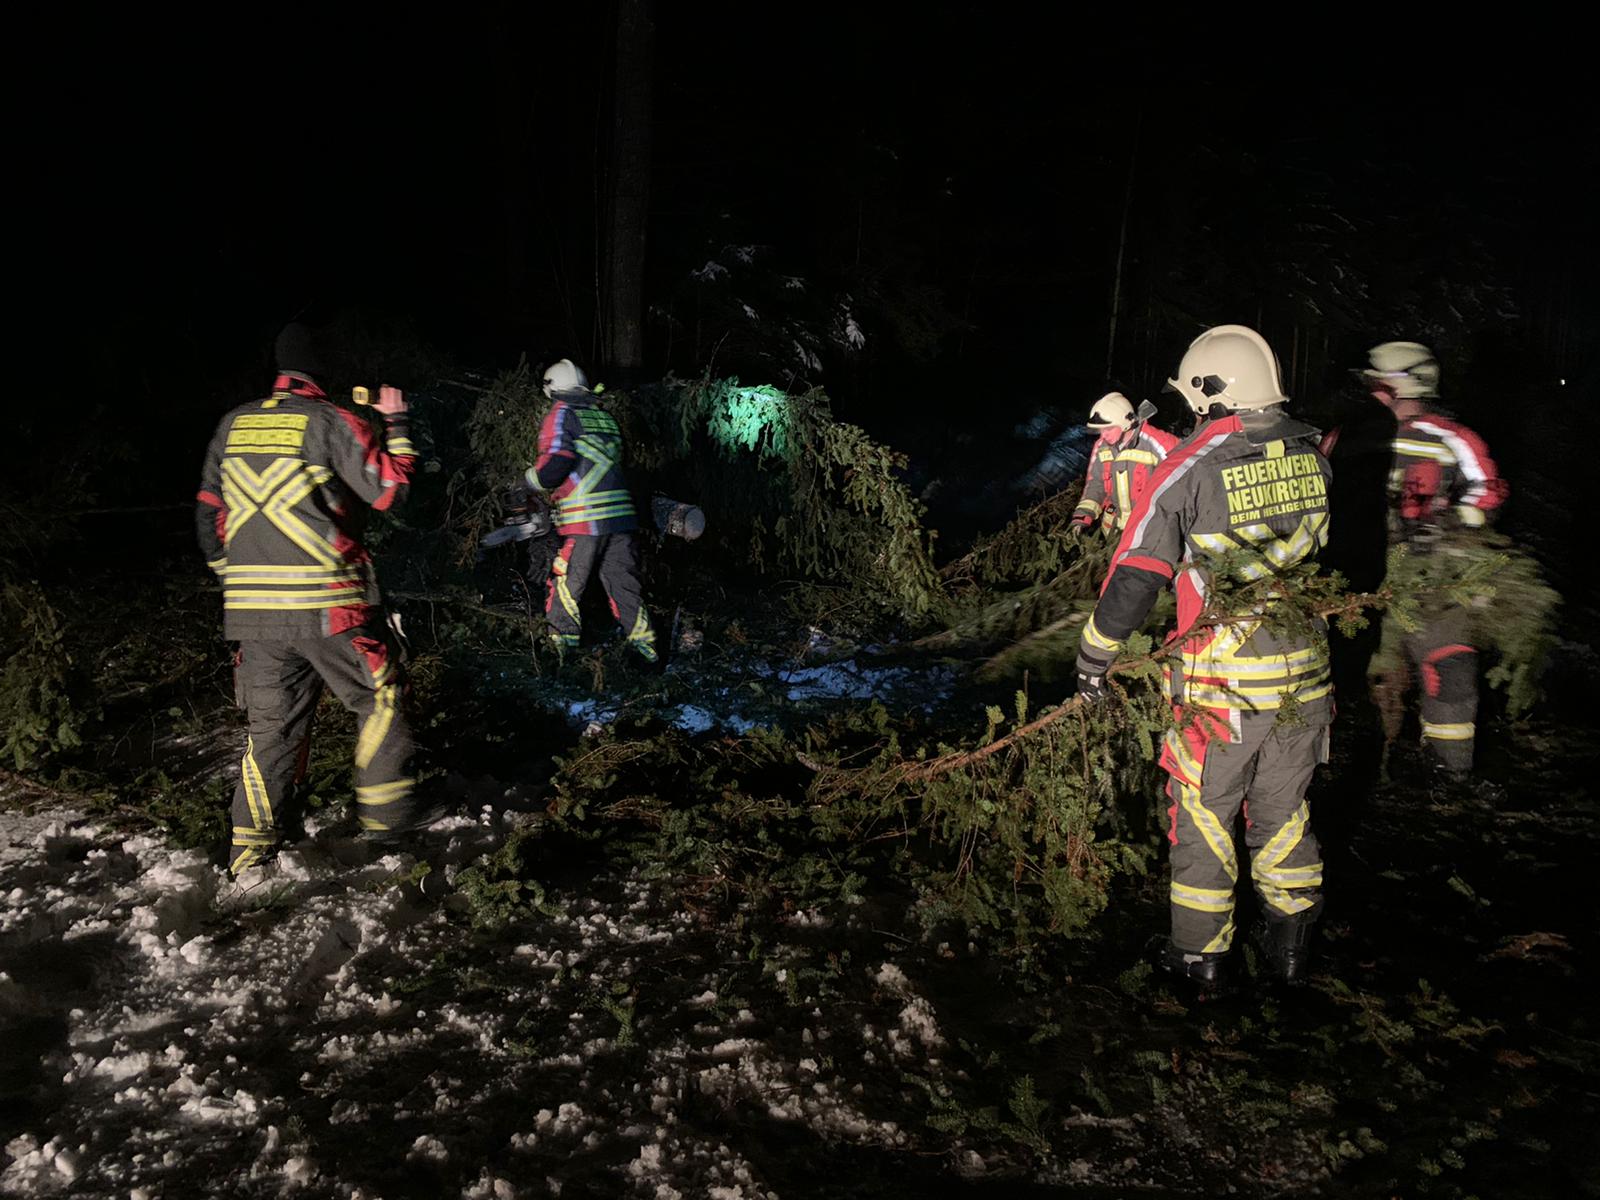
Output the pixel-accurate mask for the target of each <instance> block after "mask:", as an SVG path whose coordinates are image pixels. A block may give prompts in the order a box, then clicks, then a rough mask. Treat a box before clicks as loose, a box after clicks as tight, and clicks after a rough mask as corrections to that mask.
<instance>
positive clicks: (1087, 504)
mask: <svg viewBox="0 0 1600 1200" xmlns="http://www.w3.org/2000/svg"><path fill="white" fill-rule="evenodd" d="M1072 511H1073V513H1074V514H1077V513H1088V514H1089V515H1090V516H1091V517H1098V516H1099V515H1100V502H1099V501H1098V500H1090V499H1088V498H1085V499H1082V500H1079V501H1078V507H1077V508H1075V509H1073V510H1072Z"/></svg>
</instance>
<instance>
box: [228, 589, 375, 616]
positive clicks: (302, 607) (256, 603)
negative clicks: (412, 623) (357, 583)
mask: <svg viewBox="0 0 1600 1200" xmlns="http://www.w3.org/2000/svg"><path fill="white" fill-rule="evenodd" d="M360 596H361V593H360V592H335V593H333V599H331V600H280V601H278V602H277V603H268V602H266V601H263V600H239V601H234V600H224V601H223V602H222V607H223V608H224V609H230V608H231V609H236V610H237V611H239V612H313V611H316V610H319V609H324V608H342V607H343V606H345V605H347V604H350V603H352V602H357V601H359V599H360Z"/></svg>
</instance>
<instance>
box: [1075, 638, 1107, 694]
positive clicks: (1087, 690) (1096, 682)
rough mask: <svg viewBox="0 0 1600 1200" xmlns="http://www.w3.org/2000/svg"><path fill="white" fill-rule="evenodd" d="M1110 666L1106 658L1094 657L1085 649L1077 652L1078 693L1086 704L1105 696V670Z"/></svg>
mask: <svg viewBox="0 0 1600 1200" xmlns="http://www.w3.org/2000/svg"><path fill="white" fill-rule="evenodd" d="M1110 666H1111V663H1110V661H1109V660H1107V659H1099V658H1095V657H1094V656H1093V655H1091V654H1089V653H1087V652H1085V651H1079V652H1078V663H1077V668H1076V669H1077V677H1078V695H1080V696H1082V697H1083V699H1084V702H1085V703H1086V704H1099V703H1100V702H1101V701H1102V700H1104V699H1105V698H1106V671H1107V669H1108V668H1109V667H1110Z"/></svg>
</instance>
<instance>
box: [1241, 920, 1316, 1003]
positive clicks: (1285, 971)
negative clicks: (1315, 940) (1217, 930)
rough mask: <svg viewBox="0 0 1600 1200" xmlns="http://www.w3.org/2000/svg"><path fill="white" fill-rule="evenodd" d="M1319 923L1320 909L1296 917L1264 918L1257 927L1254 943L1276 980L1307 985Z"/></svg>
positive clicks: (1252, 938)
mask: <svg viewBox="0 0 1600 1200" xmlns="http://www.w3.org/2000/svg"><path fill="white" fill-rule="evenodd" d="M1316 924H1317V910H1316V909H1312V910H1311V911H1309V912H1303V913H1297V914H1296V915H1295V916H1292V917H1263V918H1262V919H1261V920H1260V921H1259V922H1258V923H1257V924H1256V927H1255V929H1254V930H1253V931H1252V933H1251V939H1250V940H1251V942H1252V944H1254V946H1255V948H1256V950H1257V951H1258V952H1259V953H1260V955H1261V957H1262V959H1263V960H1265V962H1266V964H1267V969H1268V970H1269V971H1271V972H1272V975H1273V978H1275V979H1278V980H1280V981H1281V982H1283V983H1287V984H1289V985H1290V986H1299V985H1301V984H1304V983H1305V982H1306V979H1307V978H1308V977H1309V975H1310V969H1309V964H1310V961H1311V931H1312V930H1313V929H1314V928H1316Z"/></svg>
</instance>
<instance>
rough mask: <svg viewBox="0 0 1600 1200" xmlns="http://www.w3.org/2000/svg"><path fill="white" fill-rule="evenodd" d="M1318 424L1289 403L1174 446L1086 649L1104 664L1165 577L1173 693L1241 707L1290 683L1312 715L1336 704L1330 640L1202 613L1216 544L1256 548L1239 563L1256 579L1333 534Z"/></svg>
mask: <svg viewBox="0 0 1600 1200" xmlns="http://www.w3.org/2000/svg"><path fill="white" fill-rule="evenodd" d="M1316 437H1317V431H1316V430H1314V429H1312V428H1311V427H1310V426H1308V425H1303V424H1300V423H1299V422H1297V421H1294V420H1291V419H1290V418H1289V417H1288V416H1287V415H1286V414H1284V413H1283V411H1282V409H1281V408H1277V409H1270V410H1267V411H1265V412H1260V413H1234V414H1230V415H1228V416H1226V417H1220V418H1217V419H1214V420H1211V421H1208V422H1206V423H1205V424H1204V425H1202V426H1201V427H1200V428H1199V429H1198V430H1196V431H1195V432H1194V433H1193V434H1192V435H1190V437H1189V438H1188V439H1187V440H1185V441H1184V442H1182V443H1181V444H1180V445H1179V446H1178V447H1177V448H1176V449H1174V450H1173V451H1172V453H1171V454H1169V455H1168V456H1167V458H1166V460H1165V462H1163V464H1162V465H1161V467H1160V469H1159V470H1157V471H1156V473H1155V475H1154V477H1153V478H1152V479H1151V481H1150V486H1149V489H1148V490H1147V491H1146V492H1145V494H1144V496H1143V497H1142V498H1141V499H1140V500H1139V501H1138V502H1137V503H1136V504H1135V506H1134V510H1133V514H1132V516H1131V517H1130V518H1129V521H1128V525H1127V528H1126V529H1125V530H1124V531H1123V534H1122V538H1121V540H1120V541H1119V542H1118V544H1117V549H1116V552H1115V554H1114V556H1113V558H1112V565H1111V570H1110V571H1109V572H1108V574H1107V575H1106V580H1105V584H1104V585H1103V587H1102V588H1101V592H1100V600H1099V602H1098V604H1097V605H1096V607H1095V610H1094V613H1093V615H1092V616H1091V617H1090V618H1089V621H1088V623H1087V625H1086V626H1085V627H1084V632H1083V639H1082V655H1083V657H1084V659H1086V660H1088V661H1090V662H1098V663H1101V664H1108V663H1109V662H1110V661H1111V659H1112V658H1113V657H1115V655H1116V653H1117V651H1118V650H1120V649H1121V648H1122V644H1123V642H1124V641H1125V640H1126V639H1127V638H1128V635H1129V634H1131V633H1132V632H1133V631H1134V630H1135V629H1137V628H1138V627H1139V625H1140V624H1141V623H1142V622H1143V621H1144V619H1145V617H1146V615H1148V613H1149V611H1150V607H1151V605H1152V604H1153V603H1154V601H1155V598H1156V596H1157V594H1158V593H1159V592H1160V591H1161V589H1162V588H1163V587H1165V586H1166V585H1167V584H1168V583H1169V582H1171V583H1172V585H1173V588H1174V590H1175V591H1176V593H1177V626H1176V628H1175V629H1174V631H1173V633H1172V635H1171V636H1170V637H1169V639H1168V642H1167V644H1168V646H1169V648H1170V649H1171V650H1172V661H1171V663H1170V665H1169V666H1168V667H1167V672H1166V673H1167V682H1168V690H1169V693H1170V695H1171V697H1172V700H1173V702H1174V703H1175V704H1184V705H1199V706H1202V707H1205V708H1209V709H1212V710H1215V711H1217V713H1218V715H1219V716H1220V717H1222V718H1224V719H1225V720H1227V722H1228V723H1229V724H1230V725H1231V726H1232V728H1233V731H1234V734H1235V740H1237V732H1238V717H1239V715H1240V714H1241V713H1254V712H1262V711H1268V710H1273V709H1277V708H1278V707H1280V706H1281V704H1282V703H1283V699H1282V698H1283V696H1284V695H1285V694H1287V695H1289V696H1291V697H1292V698H1293V699H1294V700H1295V701H1298V702H1299V703H1300V704H1301V705H1303V706H1305V715H1306V716H1307V718H1314V717H1318V716H1322V717H1323V718H1324V719H1325V714H1326V713H1327V712H1328V711H1329V707H1330V704H1331V699H1330V698H1331V695H1332V684H1331V682H1330V680H1329V671H1328V659H1327V654H1326V651H1325V650H1324V649H1322V648H1320V647H1319V646H1318V645H1317V644H1316V642H1315V641H1314V640H1313V639H1312V638H1310V637H1308V636H1292V637H1286V636H1284V635H1281V634H1276V633H1273V632H1272V631H1270V630H1269V629H1267V628H1266V626H1265V624H1264V622H1263V621H1262V620H1260V619H1253V620H1252V619H1250V617H1249V615H1248V614H1247V615H1246V616H1245V618H1244V619H1243V620H1239V621H1235V622H1231V623H1229V624H1227V625H1220V626H1214V625H1203V626H1202V625H1197V621H1198V619H1199V618H1200V617H1201V616H1202V615H1203V614H1204V613H1205V610H1206V605H1207V593H1208V587H1209V583H1210V579H1211V571H1212V569H1213V566H1214V564H1215V560H1216V559H1217V557H1218V556H1220V555H1224V554H1228V553H1229V552H1233V551H1238V550H1241V549H1248V550H1249V551H1252V552H1253V553H1252V554H1251V555H1250V556H1248V557H1247V559H1246V561H1245V562H1244V565H1243V566H1241V567H1238V568H1237V570H1238V573H1239V575H1240V576H1241V577H1242V578H1244V579H1246V580H1251V579H1260V578H1264V577H1266V576H1267V575H1269V574H1274V573H1277V572H1279V571H1282V570H1284V569H1285V568H1288V567H1290V566H1293V565H1294V564H1296V563H1300V562H1303V561H1305V560H1307V559H1311V558H1315V557H1316V555H1317V554H1318V553H1319V551H1320V550H1321V549H1322V547H1323V545H1324V544H1325V543H1326V541H1327V534H1328V484H1329V480H1330V477H1331V473H1330V472H1329V470H1328V463H1327V460H1326V459H1325V458H1324V457H1323V456H1322V454H1321V452H1320V451H1319V450H1318V448H1317V441H1316Z"/></svg>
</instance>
